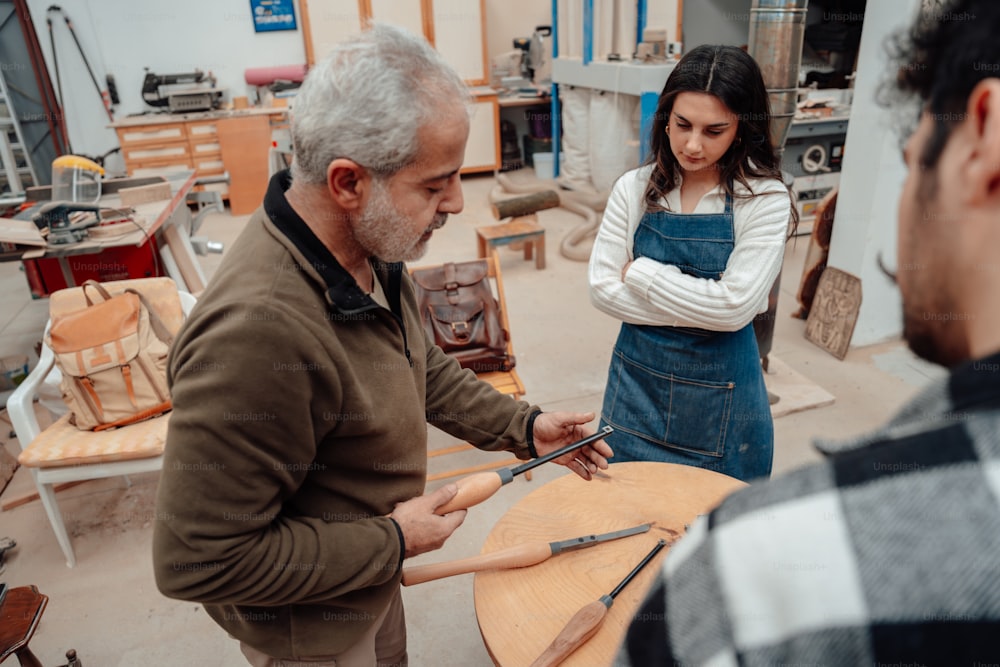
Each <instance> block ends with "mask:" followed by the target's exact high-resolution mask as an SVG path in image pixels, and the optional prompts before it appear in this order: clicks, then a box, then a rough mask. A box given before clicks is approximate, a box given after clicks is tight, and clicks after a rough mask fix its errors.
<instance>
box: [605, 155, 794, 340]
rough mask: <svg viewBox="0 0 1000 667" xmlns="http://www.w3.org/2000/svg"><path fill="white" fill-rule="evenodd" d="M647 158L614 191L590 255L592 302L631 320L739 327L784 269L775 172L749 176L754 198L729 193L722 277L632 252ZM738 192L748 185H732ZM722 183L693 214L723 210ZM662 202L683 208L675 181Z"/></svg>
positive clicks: (780, 194) (783, 194) (784, 226)
mask: <svg viewBox="0 0 1000 667" xmlns="http://www.w3.org/2000/svg"><path fill="white" fill-rule="evenodd" d="M651 170H652V166H651V165H647V166H644V167H640V168H638V169H634V170H632V171H629V172H627V173H626V174H625V175H623V176H622V177H621V178H620V179H618V182H616V183H615V187H614V189H613V190H612V192H611V197H610V198H609V199H608V205H607V208H606V209H605V210H604V219H603V221H602V222H601V227H600V230H599V231H598V233H597V238H596V240H595V241H594V249H593V251H592V253H591V255H590V301H591V303H593V304H594V306H595V307H596V308H598V309H599V310H601V311H603V312H605V313H607V314H608V315H611V316H613V317H615V318H618V319H620V320H622V321H624V322H628V323H630V324H647V325H658V326H664V325H665V326H677V327H697V328H700V329H708V330H711V331H738V330H739V329H742V328H743V327H744V326H746V325H747V324H748V323H749V322H751V321H752V320H753V318H754V317H755V316H756V315H757V314H758V313H761V312H764V311H765V310H767V296H768V293H769V292H770V290H771V285H772V284H773V283H774V280H775V278H776V277H777V275H778V271H779V270H780V269H781V259H782V255H783V251H784V245H785V238H786V234H787V233H788V221H789V216H790V212H791V209H790V199H789V195H788V190H787V189H786V188H785V186H784V185H783V184H782V183H781V182H780V181H778V180H776V179H773V178H772V179H751V180H750V185H751V190H752V192H753V193H755V194H756V195H758V196H755V197H753V198H752V199H741V198H738V197H734V198H733V229H734V233H735V237H736V238H735V245H734V248H733V252H732V254H731V255H730V256H729V262H728V263H727V264H726V270H725V273H724V274H723V277H722V278H720V279H719V280H708V279H705V278H695V277H694V276H689V275H686V274H684V273H682V272H681V270H680V269H678V268H677V267H676V266H673V265H670V264H661V263H660V262H657V261H655V260H653V259H651V258H649V257H641V258H639V259H636V260H635V261H634V262H632V265H631V266H630V267H629V269H628V272H627V273H626V275H625V280H624V281H622V267H624V266H625V265H626V264H627V263H628V262H630V261H632V260H633V259H634V257H633V254H632V240H633V238H634V236H635V230H636V228H637V227H638V226H639V221H640V220H641V219H642V216H643V213H644V212H645V205H644V202H643V194H644V192H645V190H646V184H647V182H648V181H649V174H650V172H651ZM735 191H736V193H737V194H741V193H746V192H747V190H746V188H744V187H743V186H741V185H740V184H739V183H736V184H735ZM725 203H726V202H725V193H724V191H723V190H722V188H721V187H716V188H714V189H712V190H710V191H709V192H707V193H706V194H705V195H704V196H703V197H702V198H701V201H699V202H698V205H697V206H696V207H695V210H694V211H693V213H722V212H723V211H724V210H725V207H726V206H725ZM666 205H667V209H668V210H670V211H680V210H681V197H680V186H679V185H678V187H677V188H675V189H674V190H673V191H672V192H670V193H669V194H668V195H667V197H666Z"/></svg>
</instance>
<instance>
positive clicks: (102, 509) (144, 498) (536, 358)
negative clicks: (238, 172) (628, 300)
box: [0, 171, 941, 667]
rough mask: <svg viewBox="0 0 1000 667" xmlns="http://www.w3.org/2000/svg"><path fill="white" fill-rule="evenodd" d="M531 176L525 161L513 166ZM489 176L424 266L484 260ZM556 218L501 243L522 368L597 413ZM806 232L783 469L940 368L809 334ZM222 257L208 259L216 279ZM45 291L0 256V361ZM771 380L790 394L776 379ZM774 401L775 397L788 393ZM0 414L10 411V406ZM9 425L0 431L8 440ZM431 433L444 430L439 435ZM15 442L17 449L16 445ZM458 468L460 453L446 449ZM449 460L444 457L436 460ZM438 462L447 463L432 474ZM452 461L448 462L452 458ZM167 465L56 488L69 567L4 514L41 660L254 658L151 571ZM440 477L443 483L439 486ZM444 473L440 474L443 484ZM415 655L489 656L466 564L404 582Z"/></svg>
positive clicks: (462, 538)
mask: <svg viewBox="0 0 1000 667" xmlns="http://www.w3.org/2000/svg"><path fill="white" fill-rule="evenodd" d="M515 177H521V178H530V177H531V172H530V171H525V172H521V173H517V174H515ZM494 184H495V182H494V180H493V178H492V176H474V177H467V178H466V179H464V185H465V198H466V210H465V212H463V213H462V214H461V215H458V216H453V217H452V218H451V220H450V221H449V224H448V225H447V226H446V227H445V228H444V229H442V230H440V231H439V232H437V233H436V234H435V237H434V240H433V241H432V242H431V249H430V252H429V253H428V255H427V256H426V257H425V258H424V259H423V260H421V261H420V262H419V264H434V263H439V262H442V261H447V260H459V259H470V258H473V257H474V256H475V248H476V244H475V233H474V228H475V227H476V226H478V225H482V224H488V223H490V222H492V221H493V219H492V217H491V215H490V214H489V209H488V194H489V192H490V190H491V188H492V187H493V186H494ZM539 217H540V221H541V222H542V224H543V225H544V226H545V228H546V236H547V242H548V250H547V262H548V266H547V268H546V269H545V270H543V271H538V270H536V269H535V266H534V263H533V262H526V261H524V260H523V259H522V257H521V255H520V253H518V252H515V251H513V250H510V249H501V253H500V256H501V260H502V269H503V277H504V282H505V286H506V292H507V302H508V306H509V311H510V312H509V317H510V322H511V329H512V336H513V341H514V346H515V350H516V352H517V368H518V372H519V373H520V375H521V378H522V379H523V381H524V384H525V386H526V388H527V396H526V397H525V398H526V399H527V400H529V401H531V402H532V403H537V404H539V405H541V406H542V407H543V408H545V409H547V410H555V409H572V410H588V411H595V412H596V411H598V410H599V408H600V404H601V398H602V392H603V389H604V382H605V376H606V372H607V365H608V361H609V358H610V354H611V348H612V344H613V342H614V339H615V336H616V335H617V329H618V323H617V322H615V321H614V320H612V319H611V318H609V317H607V316H605V315H603V314H602V313H600V312H598V311H596V310H595V309H594V308H593V307H591V305H590V303H589V300H588V296H587V278H586V265H585V264H584V263H581V262H575V261H571V260H568V259H566V258H564V257H563V256H562V255H561V254H560V252H559V243H560V241H561V240H562V239H563V237H564V236H565V235H566V234H567V233H568V232H569V231H570V230H571V229H572V228H573V227H574V226H576V225H577V224H579V220H580V219H579V218H578V217H576V216H574V215H572V214H570V213H568V212H566V211H564V210H561V209H554V210H548V211H544V212H542V213H540V215H539ZM245 221H246V217H245V216H243V217H236V218H234V217H232V216H229V215H228V214H225V215H221V214H214V215H213V216H210V217H209V218H208V219H207V221H206V223H205V224H204V225H203V227H202V230H201V232H200V233H201V234H203V235H206V236H208V237H210V238H212V239H214V240H219V241H223V242H226V243H227V245H228V244H229V243H230V242H231V241H232V239H234V238H235V237H236V235H237V234H238V233H239V232H240V230H241V229H242V227H243V225H244V223H245ZM807 247H808V238H807V237H799V238H797V239H795V240H793V241H792V242H790V243H789V244H788V247H787V251H786V256H785V267H784V270H783V276H784V279H783V281H782V290H781V297H780V299H779V312H778V318H777V325H776V328H775V337H774V344H773V349H772V353H771V356H772V359H773V360H775V362H774V363H775V367H776V368H780V369H782V372H785V371H787V372H789V373H792V374H798V376H801V377H802V378H804V381H805V383H806V384H808V385H810V386H812V387H814V388H815V389H817V390H820V392H821V393H822V390H825V391H826V392H829V394H830V395H832V397H833V398H834V402H833V403H832V404H830V405H826V406H825V407H818V408H814V409H809V410H805V411H800V412H796V413H793V414H789V415H785V416H781V417H779V418H778V419H777V420H776V421H775V436H776V444H775V465H774V468H775V472H776V473H781V472H782V471H785V470H788V469H791V468H794V467H798V466H801V465H803V464H806V463H809V462H811V461H814V460H816V459H817V455H816V454H815V452H814V451H813V449H812V448H811V445H810V439H811V438H812V437H813V436H822V437H832V438H840V437H848V436H851V435H853V434H857V433H860V432H863V431H866V430H868V429H870V428H872V427H874V426H876V425H878V424H880V423H881V422H883V421H884V420H885V419H886V418H887V417H888V416H889V415H890V414H891V413H892V412H893V411H894V410H895V409H896V408H897V407H898V406H899V405H900V404H901V403H902V402H904V401H905V400H906V399H907V398H908V397H910V396H911V395H912V394H913V393H914V392H915V391H916V390H917V389H918V388H919V387H920V386H921V385H923V384H924V383H926V382H927V381H928V379H929V378H931V377H933V376H935V375H937V374H939V373H940V372H941V371H940V370H939V369H936V368H933V367H929V366H927V365H926V364H924V363H922V362H919V361H918V360H916V359H914V358H913V356H912V355H911V354H910V353H909V352H908V351H907V350H906V349H905V347H904V346H903V345H902V344H900V343H899V342H890V343H885V344H881V345H877V346H872V347H867V348H863V349H855V350H851V351H850V352H849V353H848V355H847V358H846V359H845V360H843V361H838V360H837V359H835V358H834V357H833V356H831V355H830V354H828V353H827V352H825V351H823V350H821V349H819V348H818V347H816V346H814V345H813V344H812V343H810V342H809V341H807V340H806V339H805V338H804V337H803V330H804V328H805V323H804V322H803V321H801V320H797V319H793V318H791V317H790V315H789V314H790V313H791V312H792V311H794V310H795V309H797V307H798V303H797V301H796V298H795V294H796V291H797V290H798V284H799V278H800V276H801V273H802V265H803V261H804V258H805V254H806V249H807ZM220 259H221V256H219V255H213V256H209V257H204V258H202V262H203V266H204V268H205V270H206V272H207V273H208V274H209V275H210V274H211V272H212V271H213V270H214V269H215V267H216V266H217V265H218V262H219V261H220ZM46 309H47V302H46V301H32V300H31V298H30V295H29V293H28V288H27V285H26V281H25V278H24V275H23V272H21V270H20V265H19V264H16V263H7V264H0V357H3V356H7V355H11V354H15V353H17V354H21V353H23V354H28V355H30V356H32V360H33V353H32V352H31V351H30V350H31V349H32V347H33V345H34V343H35V342H36V341H37V340H38V339H39V338H40V336H41V331H42V327H43V326H44V322H45V319H46ZM767 380H768V385H769V388H771V389H772V391H775V392H776V393H778V394H779V396H780V395H781V393H782V391H783V390H784V388H785V387H784V386H783V385H782V383H781V381H780V380H781V378H779V377H778V376H777V374H775V375H769V376H768V378H767ZM778 405H779V406H780V405H781V403H780V402H779V404H778ZM2 418H3V419H4V420H6V415H5V414H3V415H2ZM8 425H9V424H4V425H3V426H2V427H0V430H2V431H3V433H0V435H2V436H4V437H7V431H8V430H9V428H7V427H8ZM431 440H432V444H433V445H434V446H440V445H443V444H447V443H448V442H449V439H448V437H447V436H444V435H443V434H441V433H440V432H437V431H432V435H431ZM7 449H8V451H11V452H12V453H14V454H15V455H16V453H17V451H18V447H17V444H16V442H13V441H8V442H7ZM460 456H461V457H467V458H466V459H465V460H467V461H469V462H479V461H483V460H486V457H488V456H496V455H488V454H482V453H479V452H471V453H469V454H462V455H460ZM449 458H452V461H449V462H448V463H449V464H454V463H462V462H463V461H462V460H461V459H460V458H459V457H449ZM438 461H439V460H438ZM441 467H444V466H443V465H442V464H440V463H438V462H437V461H435V462H434V464H433V465H432V468H431V471H432V472H433V471H434V470H437V469H440V468H441ZM447 467H453V466H452V465H448V466H447ZM563 474H565V473H564V470H563V469H562V468H561V467H558V466H543V467H542V468H540V469H538V470H536V474H535V478H534V480H532V481H525V480H515V482H514V483H512V484H509V485H507V486H505V487H503V488H502V489H501V491H500V492H498V493H497V494H496V495H495V496H494V497H493V498H491V499H490V500H489V501H488V502H485V503H483V504H482V505H479V506H477V507H476V508H474V509H473V510H472V511H470V514H469V516H468V518H467V520H466V522H465V524H464V525H463V526H462V527H461V528H459V530H458V531H457V532H456V533H455V534H454V535H453V536H452V538H451V539H450V540H449V541H448V543H447V544H446V545H445V547H444V548H443V549H442V550H441V551H439V552H435V553H431V554H425V555H423V556H421V557H419V558H418V559H414V563H423V562H436V561H441V560H450V559H454V558H461V557H465V556H469V555H473V554H476V553H478V552H479V550H480V548H481V546H482V544H483V542H484V540H485V538H486V536H487V535H488V533H489V531H490V528H491V527H492V526H493V525H494V523H495V522H496V521H497V520H498V519H499V518H500V517H501V516H502V515H503V514H504V512H505V511H506V510H507V509H508V508H509V507H510V506H511V505H512V504H513V503H515V502H516V501H517V500H518V499H519V498H521V497H523V496H524V495H525V494H527V493H529V492H530V491H532V490H534V489H536V488H538V486H539V485H541V484H544V483H545V482H546V481H549V480H551V479H554V478H555V477H557V476H561V475H563ZM157 479H158V475H157V474H147V475H142V476H138V477H135V478H133V479H132V480H131V481H132V485H131V486H130V487H129V486H126V483H125V482H124V481H123V480H122V479H111V480H102V481H96V482H88V483H86V484H84V485H81V486H78V487H75V488H73V489H69V490H67V491H64V492H61V493H60V494H59V502H60V506H61V508H62V512H63V515H64V517H65V519H66V522H67V524H68V526H69V529H70V532H71V533H72V535H73V544H74V548H75V550H76V555H77V559H78V564H77V566H76V567H75V568H73V569H69V568H67V567H66V565H65V560H64V558H63V555H62V553H61V551H60V549H59V546H58V544H57V543H56V540H55V537H54V535H53V533H52V531H51V528H50V526H49V524H48V520H47V519H46V516H45V514H44V511H43V509H42V506H41V504H40V503H38V502H37V501H36V502H31V503H28V504H26V505H22V506H20V507H17V508H15V509H12V510H9V511H7V512H2V513H0V536H5V535H6V536H10V537H12V538H14V539H15V540H16V541H17V542H18V547H17V548H16V549H15V550H13V551H11V552H9V553H8V554H7V563H6V572H4V573H3V574H0V581H5V582H6V583H7V584H8V585H9V586H11V587H14V586H22V585H27V584H34V585H36V586H38V588H39V589H40V590H41V591H42V592H43V593H45V594H46V595H48V596H49V603H48V608H47V610H46V611H45V614H44V617H43V618H42V620H41V623H40V625H39V626H38V629H37V631H36V633H35V637H34V639H33V641H32V642H31V646H32V648H33V650H34V651H35V653H36V654H37V655H38V657H39V658H40V659H41V661H42V663H43V664H45V665H57V664H61V663H62V662H64V654H65V651H66V650H67V649H69V648H75V649H76V650H77V651H78V653H79V655H80V656H81V658H82V660H83V662H84V664H86V665H87V666H88V667H116V666H118V667H133V666H135V665H170V666H174V665H218V666H220V667H229V666H233V667H236V666H240V665H245V664H246V662H245V661H244V659H243V657H242V655H241V653H240V652H239V649H238V648H237V645H236V642H235V641H233V640H232V639H230V638H229V637H227V635H226V634H225V633H224V632H223V631H222V630H220V629H219V628H218V627H217V626H216V625H215V624H214V623H213V622H212V621H211V620H210V619H209V618H208V617H207V615H206V614H205V612H204V611H203V610H202V609H201V608H200V606H199V605H196V604H189V603H184V602H177V601H174V600H169V599H167V598H164V597H163V596H161V595H160V594H159V593H158V591H157V590H156V587H155V585H154V583H153V577H152V572H151V568H150V547H151V539H152V521H153V520H154V519H155V507H154V504H153V496H154V494H155V488H156V483H157ZM438 484H439V483H438ZM438 484H432V485H431V487H432V488H433V487H436V486H437V485H438ZM32 488H33V484H32V481H31V477H30V475H29V474H28V473H27V471H25V470H24V469H18V471H17V472H16V474H15V476H14V479H13V480H12V481H11V483H10V485H9V486H8V487H7V489H6V491H5V492H4V497H5V498H8V497H13V496H16V495H19V494H21V493H24V492H27V491H30V490H32ZM403 596H404V599H405V603H406V612H407V619H408V629H409V647H410V662H411V664H413V665H415V666H416V667H423V666H424V665H434V666H437V667H452V666H453V667H475V666H478V665H490V664H492V663H491V661H490V658H489V656H488V655H487V653H486V651H485V649H484V647H483V642H482V638H481V637H480V634H479V631H478V627H477V624H476V617H475V609H474V605H473V599H472V576H471V575H463V576H459V577H452V578H450V579H444V580H440V581H437V582H431V583H427V584H423V585H421V586H416V587H411V588H405V589H404V591H403Z"/></svg>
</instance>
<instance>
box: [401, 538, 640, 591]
mask: <svg viewBox="0 0 1000 667" xmlns="http://www.w3.org/2000/svg"><path fill="white" fill-rule="evenodd" d="M651 525H652V524H649V523H644V524H641V525H638V526H635V527H633V528H625V529H624V530H616V531H614V532H613V533H604V534H602V535H586V536H584V537H574V538H573V539H570V540H560V541H559V542H542V541H541V540H539V541H536V542H525V543H524V544H518V545H517V546H513V547H510V548H507V549H501V550H500V551H494V552H493V553H489V554H482V555H479V556H473V557H471V558H463V559H461V560H453V561H448V562H445V563H430V564H428V565H417V566H415V567H406V568H403V585H404V586H411V585H413V584H422V583H424V582H425V581H433V580H434V579H443V578H444V577H451V576H454V575H456V574H466V573H469V572H481V571H482V570H506V569H510V568H515V567H528V566H529V565H537V564H538V563H541V562H542V561H544V560H547V559H548V558H549V557H550V556H555V555H556V554H560V553H564V552H567V551H576V550H577V549H585V548H586V547H592V546H594V545H595V544H600V543H601V542H608V541H610V540H617V539H620V538H622V537H628V536H630V535H638V534H640V533H645V532H646V531H647V530H649V527H650V526H651Z"/></svg>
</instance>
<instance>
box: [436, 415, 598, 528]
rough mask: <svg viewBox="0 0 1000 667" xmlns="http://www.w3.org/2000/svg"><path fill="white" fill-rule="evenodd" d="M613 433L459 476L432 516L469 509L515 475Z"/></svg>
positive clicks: (592, 436) (589, 437)
mask: <svg viewBox="0 0 1000 667" xmlns="http://www.w3.org/2000/svg"><path fill="white" fill-rule="evenodd" d="M613 430H614V429H613V428H612V427H610V426H605V427H604V428H602V429H601V430H600V431H598V432H597V433H595V434H593V435H589V436H587V437H586V438H583V439H582V440H577V441H576V442H574V443H571V444H568V445H566V446H565V447H560V448H559V449H557V450H556V451H554V452H549V453H548V454H546V455H545V456H539V457H538V458H537V459H534V460H533V461H528V462H527V463H524V464H521V465H519V466H514V467H513V468H500V469H499V470H494V471H493V472H480V473H476V474H475V475H469V476H468V477H463V478H462V479H460V480H458V482H456V484H458V493H457V494H455V497H454V498H452V499H451V500H449V501H448V502H446V503H445V504H444V505H441V506H440V507H438V508H437V509H436V510H434V512H435V513H436V514H447V513H448V512H454V511H455V510H464V509H467V508H469V507H472V506H473V505H478V504H479V503H481V502H483V501H484V500H486V499H487V498H489V497H490V496H492V495H493V494H494V493H496V492H497V491H498V490H499V489H500V487H501V486H503V485H504V484H508V483H510V482H511V481H512V480H513V479H514V477H515V476H517V475H520V474H521V473H522V472H528V471H529V470H531V469H532V468H537V467H538V466H540V465H542V464H543V463H548V462H549V461H551V460H552V459H557V458H559V457H560V456H562V455H563V454H567V453H569V452H572V451H573V450H575V449H579V448H580V447H585V446H587V445H589V444H591V443H594V442H597V441H598V440H600V439H601V438H604V437H606V436H608V435H609V434H610V433H611V432H612V431H613Z"/></svg>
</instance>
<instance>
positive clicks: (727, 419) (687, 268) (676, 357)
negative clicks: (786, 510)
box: [601, 195, 774, 481]
mask: <svg viewBox="0 0 1000 667" xmlns="http://www.w3.org/2000/svg"><path fill="white" fill-rule="evenodd" d="M733 245H734V232H733V202H732V196H731V195H727V196H726V208H725V211H724V212H723V213H707V214H678V213H671V212H669V211H655V212H647V213H646V214H645V215H644V216H643V217H642V220H641V221H640V222H639V226H638V228H637V229H636V232H635V239H634V242H633V256H634V257H636V258H639V257H649V258H651V259H654V260H656V261H657V262H661V263H663V264H672V265H674V266H676V267H678V268H679V269H680V270H681V271H682V272H684V273H686V274H688V275H691V276H696V277H699V278H707V279H709V280H718V279H719V278H721V277H722V273H723V272H724V271H725V269H726V263H727V262H728V260H729V255H730V253H732V251H733ZM604 424H610V425H611V426H613V427H614V428H615V431H614V433H612V434H611V435H610V436H608V438H607V442H608V444H609V445H611V448H612V449H614V451H615V456H614V459H612V460H613V461H614V462H620V461H663V462H666V463H682V464H686V465H693V466H698V467H701V468H707V469H709V470H715V471H717V472H721V473H723V474H726V475H730V476H732V477H736V478H738V479H741V480H744V481H748V480H751V479H754V478H758V477H766V476H768V475H770V474H771V461H772V458H773V454H774V424H773V422H772V421H771V408H770V405H769V404H768V399H767V389H766V388H765V386H764V375H763V372H762V370H761V365H760V356H759V352H758V349H757V339H756V337H755V336H754V331H753V323H749V324H747V325H746V326H745V327H743V328H742V329H740V330H739V331H735V332H726V331H707V330H705V329H694V328H686V327H668V326H644V325H637V324H622V328H621V332H620V333H619V334H618V341H617V343H615V349H614V352H613V354H612V357H611V368H610V370H609V371H608V385H607V388H606V390H605V393H604V407H603V409H602V411H601V425H602V426H603V425H604Z"/></svg>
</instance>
